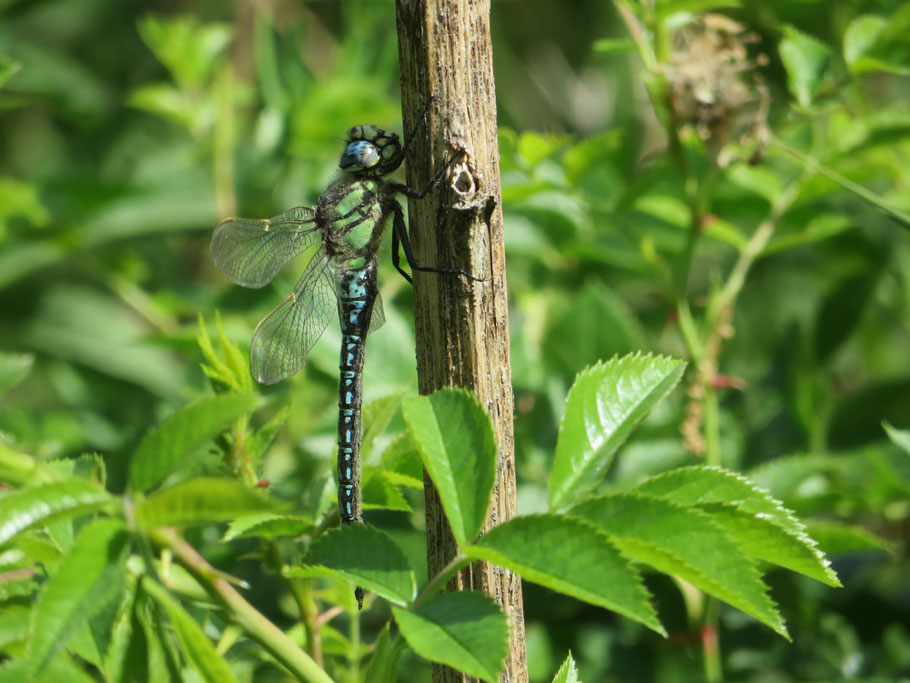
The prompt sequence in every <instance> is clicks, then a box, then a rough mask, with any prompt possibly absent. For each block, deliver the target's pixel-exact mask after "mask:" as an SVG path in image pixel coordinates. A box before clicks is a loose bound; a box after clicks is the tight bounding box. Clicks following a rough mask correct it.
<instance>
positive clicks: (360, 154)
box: [338, 140, 379, 168]
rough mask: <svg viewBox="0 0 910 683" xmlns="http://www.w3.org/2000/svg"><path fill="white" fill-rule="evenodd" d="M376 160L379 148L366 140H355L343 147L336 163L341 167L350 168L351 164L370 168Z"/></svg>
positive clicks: (377, 160)
mask: <svg viewBox="0 0 910 683" xmlns="http://www.w3.org/2000/svg"><path fill="white" fill-rule="evenodd" d="M378 162H379V150H377V149H376V146H375V145H373V143H371V142H367V141H366V140H356V141H354V142H352V143H350V144H349V145H348V146H347V147H345V149H344V154H342V155H341V161H340V162H338V165H339V166H341V168H351V167H352V166H359V167H360V168H370V167H371V166H375V165H376V164H377V163H378Z"/></svg>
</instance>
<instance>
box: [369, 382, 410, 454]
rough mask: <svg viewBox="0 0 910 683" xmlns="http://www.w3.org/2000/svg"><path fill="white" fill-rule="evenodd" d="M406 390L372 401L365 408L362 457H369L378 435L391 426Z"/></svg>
mask: <svg viewBox="0 0 910 683" xmlns="http://www.w3.org/2000/svg"><path fill="white" fill-rule="evenodd" d="M404 392H405V390H404V389H402V390H401V391H398V392H396V393H394V394H392V395H391V396H383V397H382V398H378V399H376V400H375V401H370V402H369V403H368V404H367V405H366V406H364V408H363V424H364V432H363V438H362V439H361V440H360V457H361V458H367V456H369V454H370V452H371V451H372V449H373V444H374V443H375V441H376V437H378V436H379V435H380V434H382V433H383V432H384V431H385V430H386V427H388V426H389V422H391V420H392V418H393V417H394V416H395V413H396V412H398V408H399V407H400V406H401V399H402V398H403V397H404Z"/></svg>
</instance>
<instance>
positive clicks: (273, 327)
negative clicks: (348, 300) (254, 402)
mask: <svg viewBox="0 0 910 683" xmlns="http://www.w3.org/2000/svg"><path fill="white" fill-rule="evenodd" d="M333 279H334V278H333V274H332V271H331V268H330V267H329V260H328V257H326V256H323V257H322V258H314V259H313V260H312V261H310V264H309V265H308V266H307V268H306V270H305V271H304V273H303V275H301V276H300V280H299V281H298V282H297V286H296V287H295V288H294V291H293V292H292V293H291V295H290V296H288V298H286V299H285V300H284V301H283V302H282V303H281V304H280V305H279V306H278V307H277V308H276V309H275V310H273V311H272V312H271V313H269V314H268V315H267V316H266V317H265V318H263V319H262V322H260V323H259V325H257V326H256V331H255V332H254V333H253V341H252V342H251V343H250V371H251V372H252V374H253V377H254V378H255V379H256V381H257V382H260V383H261V384H275V382H279V381H281V380H283V379H285V378H286V377H290V376H291V375H293V374H295V373H297V372H299V371H300V369H301V368H302V367H303V364H304V363H305V362H306V357H307V354H308V353H309V352H310V349H312V348H313V345H314V344H315V343H316V341H317V340H318V339H319V337H321V336H322V333H323V332H324V331H325V328H326V325H328V324H329V320H331V319H332V316H333V315H334V314H335V311H336V310H338V309H337V303H336V298H335V287H334V285H333Z"/></svg>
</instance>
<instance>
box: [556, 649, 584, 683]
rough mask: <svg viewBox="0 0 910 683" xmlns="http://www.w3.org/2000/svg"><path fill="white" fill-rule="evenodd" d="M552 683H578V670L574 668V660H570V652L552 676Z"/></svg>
mask: <svg viewBox="0 0 910 683" xmlns="http://www.w3.org/2000/svg"><path fill="white" fill-rule="evenodd" d="M553 683H578V669H576V668H575V660H574V659H572V653H571V652H570V653H569V656H568V657H566V659H565V661H564V662H563V663H562V666H561V667H559V671H557V672H556V675H555V676H553Z"/></svg>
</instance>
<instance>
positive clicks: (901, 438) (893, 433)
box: [882, 421, 910, 455]
mask: <svg viewBox="0 0 910 683" xmlns="http://www.w3.org/2000/svg"><path fill="white" fill-rule="evenodd" d="M882 427H884V428H885V431H886V432H887V433H888V438H889V439H891V441H892V442H893V443H894V444H896V445H897V446H900V447H901V449H903V451H904V452H905V453H907V455H910V431H907V430H906V429H898V428H897V427H894V426H893V425H891V424H889V423H888V422H887V421H884V422H882Z"/></svg>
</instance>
